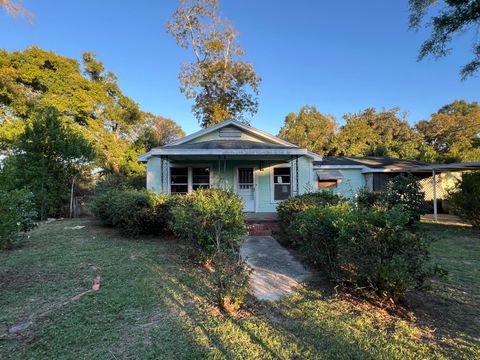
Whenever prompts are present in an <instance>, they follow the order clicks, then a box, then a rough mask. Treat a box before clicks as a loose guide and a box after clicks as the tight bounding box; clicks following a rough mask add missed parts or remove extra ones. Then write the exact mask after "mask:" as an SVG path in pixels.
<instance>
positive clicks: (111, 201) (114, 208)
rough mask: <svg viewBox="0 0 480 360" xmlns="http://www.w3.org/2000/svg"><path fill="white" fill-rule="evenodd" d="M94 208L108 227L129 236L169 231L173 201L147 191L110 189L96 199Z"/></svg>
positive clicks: (94, 199)
mask: <svg viewBox="0 0 480 360" xmlns="http://www.w3.org/2000/svg"><path fill="white" fill-rule="evenodd" d="M90 206H91V209H92V211H93V213H94V214H95V216H96V217H98V218H99V219H100V220H102V222H103V223H104V224H105V225H109V226H114V227H118V228H119V229H121V230H122V231H123V232H124V233H126V234H129V235H139V234H154V235H157V234H162V233H166V232H168V224H169V220H170V217H169V207H170V198H169V197H167V196H166V195H156V194H154V193H152V192H149V191H146V190H134V189H124V190H108V191H104V192H101V193H100V194H97V195H96V196H94V198H93V200H92V202H91V204H90Z"/></svg>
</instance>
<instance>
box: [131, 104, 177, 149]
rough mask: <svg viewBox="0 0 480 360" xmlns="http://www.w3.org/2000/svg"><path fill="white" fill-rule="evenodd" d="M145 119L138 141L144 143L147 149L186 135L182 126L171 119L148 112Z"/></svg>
mask: <svg viewBox="0 0 480 360" xmlns="http://www.w3.org/2000/svg"><path fill="white" fill-rule="evenodd" d="M145 120H146V123H145V125H144V126H143V127H142V129H141V130H140V132H139V134H138V136H137V140H136V143H137V144H142V145H143V146H144V147H145V150H146V151H150V150H151V149H152V148H154V147H157V146H163V145H167V144H169V143H171V142H172V141H175V140H177V139H179V138H181V137H183V136H185V132H184V131H183V129H182V127H181V126H180V125H178V124H177V123H176V122H175V121H173V120H171V119H168V118H165V117H162V116H156V115H153V114H150V113H146V114H145Z"/></svg>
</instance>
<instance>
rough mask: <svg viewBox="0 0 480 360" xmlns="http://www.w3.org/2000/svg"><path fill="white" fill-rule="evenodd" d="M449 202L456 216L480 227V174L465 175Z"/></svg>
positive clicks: (451, 193) (450, 195)
mask: <svg viewBox="0 0 480 360" xmlns="http://www.w3.org/2000/svg"><path fill="white" fill-rule="evenodd" d="M447 200H448V202H449V206H450V208H451V210H452V212H453V213H454V214H456V215H458V216H460V217H461V218H462V219H464V220H467V221H470V223H471V224H472V225H473V226H475V227H480V172H475V173H467V174H463V175H462V180H461V181H459V182H458V183H457V184H456V186H455V188H454V189H453V190H452V191H450V192H449V194H448V197H447Z"/></svg>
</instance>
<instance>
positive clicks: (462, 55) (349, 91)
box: [0, 0, 480, 134]
mask: <svg viewBox="0 0 480 360" xmlns="http://www.w3.org/2000/svg"><path fill="white" fill-rule="evenodd" d="M23 3H24V5H25V7H27V8H28V9H29V10H31V11H32V12H33V13H34V14H35V16H36V19H35V21H34V23H33V24H28V22H27V21H26V20H24V19H21V18H15V19H14V18H10V17H6V16H5V15H4V14H0V47H2V48H6V49H7V50H21V49H24V48H26V47H29V46H31V45H37V46H40V47H42V48H44V49H48V50H53V51H55V52H57V53H58V54H61V55H64V56H68V57H74V58H78V59H80V57H81V54H82V52H83V51H86V50H88V51H93V52H95V53H96V54H97V56H98V59H99V60H101V61H103V62H104V64H105V67H106V68H107V70H110V71H113V72H115V73H116V74H117V76H118V77H119V83H120V86H121V88H122V90H123V91H124V93H125V94H127V95H128V96H130V97H132V98H133V99H134V100H135V101H137V102H138V103H139V104H140V107H141V108H142V109H143V110H145V111H150V112H152V113H155V114H158V115H162V116H166V117H170V118H172V119H173V120H175V121H177V122H178V123H179V124H181V125H182V127H183V128H184V129H185V130H186V131H187V133H190V132H192V131H195V130H198V128H199V127H198V123H197V120H196V119H195V118H194V117H193V115H192V114H191V112H190V107H191V102H190V101H188V100H186V99H185V98H184V96H183V95H182V94H181V93H180V91H179V89H178V85H179V83H178V78H177V76H178V72H179V69H180V64H181V63H182V62H183V61H188V60H190V59H191V52H189V51H188V50H185V49H181V48H179V47H177V45H176V44H175V40H174V39H173V38H172V37H171V36H170V35H168V34H167V33H166V32H165V24H166V21H167V19H168V18H169V17H170V15H171V14H172V13H173V11H174V9H175V7H176V6H177V1H176V0H161V1H153V0H150V1H146V0H136V1H131V0H129V1H127V0H116V1H113V0H108V1H107V0H82V1H65V0H24V2H23ZM221 10H222V13H223V14H224V15H225V16H226V17H228V18H229V19H230V20H231V21H232V22H233V23H234V25H235V26H236V27H237V28H238V30H239V31H240V33H241V39H240V43H241V45H242V46H243V48H244V49H245V50H246V53H247V54H246V60H248V61H251V62H253V63H254V65H255V69H256V71H257V74H258V75H260V76H261V77H262V79H263V81H262V84H261V88H260V99H259V100H260V110H259V112H258V113H257V115H256V116H254V117H253V119H252V122H251V123H252V125H253V126H256V127H260V128H262V129H263V130H266V131H269V132H271V133H274V134H276V133H277V132H278V130H279V128H280V126H281V125H282V123H283V120H284V117H285V115H286V114H288V113H289V112H291V111H298V110H299V109H300V107H301V106H302V105H304V104H309V105H315V106H317V108H318V109H319V110H320V111H321V112H323V113H327V114H333V115H334V116H336V117H337V119H339V120H341V117H342V115H343V114H345V113H348V112H357V111H359V110H362V109H365V108H367V107H376V108H378V109H380V108H382V107H386V108H390V107H393V106H399V107H400V109H401V110H402V111H406V112H408V113H409V121H410V122H412V123H413V122H416V121H418V120H422V119H426V118H428V116H429V115H430V114H431V113H432V112H435V111H437V110H438V108H440V107H441V106H442V105H444V104H447V103H449V102H452V101H453V100H455V99H460V98H462V99H466V100H468V101H474V100H475V101H478V100H480V99H479V90H480V77H479V76H478V75H477V76H476V77H475V78H471V79H469V80H467V81H464V82H462V81H460V78H459V75H458V73H459V69H460V66H461V65H463V64H465V63H466V62H468V61H469V60H470V57H471V55H470V53H469V49H470V42H469V41H470V40H471V39H472V36H473V34H470V35H469V34H467V35H466V36H464V37H462V38H460V39H458V40H457V41H456V42H455V47H454V52H453V54H452V55H451V56H449V57H447V58H444V59H442V60H439V61H435V60H432V59H428V60H426V61H423V62H420V63H417V62H416V55H417V51H418V47H419V46H420V44H421V42H422V40H423V39H425V38H426V36H427V33H426V32H420V33H415V32H413V31H409V30H408V0H394V1H392V0H389V1H385V0H365V1H358V0H344V1H331V0H328V1H327V0H295V1H291V0H290V1H287V0H223V1H221Z"/></svg>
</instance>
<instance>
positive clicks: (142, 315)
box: [0, 219, 480, 359]
mask: <svg viewBox="0 0 480 360" xmlns="http://www.w3.org/2000/svg"><path fill="white" fill-rule="evenodd" d="M77 225H81V226H85V227H84V228H82V229H71V227H73V226H77ZM422 226H423V227H424V228H425V229H426V231H428V232H429V233H431V234H432V235H434V237H436V238H438V241H436V242H435V243H433V244H432V254H433V257H434V259H435V260H436V261H437V262H438V263H439V264H440V265H441V266H442V267H443V268H444V269H445V270H447V271H448V275H447V276H446V277H444V278H441V279H440V278H439V279H435V280H434V281H431V283H430V284H429V288H428V290H426V291H424V292H413V293H411V294H409V295H408V297H407V300H406V306H407V309H406V310H403V311H395V312H392V311H387V310H382V309H380V308H378V307H375V306H373V305H371V304H369V303H367V302H364V301H360V300H356V299H353V298H350V297H348V296H345V295H341V294H336V293H335V291H333V289H331V288H329V287H328V286H325V282H324V281H321V280H320V279H321V277H319V280H317V281H314V282H312V283H309V284H307V285H306V286H305V288H303V289H300V290H299V291H298V292H296V293H295V294H294V295H292V296H290V297H287V298H285V299H283V300H281V301H279V302H275V303H261V302H257V301H255V300H254V299H252V298H249V299H248V303H247V305H246V308H245V310H244V311H243V312H241V313H240V314H238V315H235V316H233V315H226V314H221V313H219V312H218V311H217V310H216V309H215V307H213V306H212V300H211V293H212V290H211V283H210V281H209V277H208V275H207V274H208V273H207V271H206V270H205V269H204V268H203V267H202V266H200V265H199V264H195V263H194V262H193V261H192V260H191V259H192V258H191V256H189V249H188V247H187V246H185V245H184V244H182V243H181V242H179V241H177V240H174V239H154V238H143V239H129V238H125V237H123V236H121V235H119V234H118V233H117V232H116V231H115V230H112V229H106V228H102V227H100V226H99V225H98V224H96V223H95V222H94V221H92V220H90V219H79V220H62V221H55V222H53V223H50V224H43V225H41V226H40V227H38V228H37V229H35V230H34V231H33V232H32V233H31V237H30V239H28V240H27V241H25V243H24V244H23V246H22V247H21V248H19V249H16V250H11V251H8V252H3V253H0V287H1V293H0V309H1V312H0V358H2V359H6V358H12V359H27V358H28V359H43V358H49V359H52V358H56V359H125V358H132V359H133V358H139V359H162V358H164V359H173V358H179V359H203V358H241V359H245V358H262V359H268V358H280V359H304V358H325V359H332V358H335V359H430V358H438V359H442V358H467V359H468V358H472V359H473V358H478V357H479V356H480V344H479V341H480V339H479V336H480V334H479V332H480V330H479V329H480V323H479V321H480V320H479V318H480V317H479V310H478V309H480V234H479V233H475V232H473V231H472V230H470V229H460V228H453V227H442V226H441V225H430V224H424V225H422ZM97 275H99V276H100V277H101V289H100V291H98V292H92V293H87V294H85V295H83V296H82V297H80V298H79V299H77V300H75V299H74V297H75V296H76V295H78V294H81V293H82V292H84V291H86V290H88V289H90V288H91V286H92V281H93V279H94V278H95V277H96V276H97ZM27 321H31V322H32V326H31V327H30V328H28V329H27V330H25V331H24V332H21V333H17V334H11V333H9V332H8V329H9V328H10V327H11V326H12V325H15V324H17V323H21V322H27Z"/></svg>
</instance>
